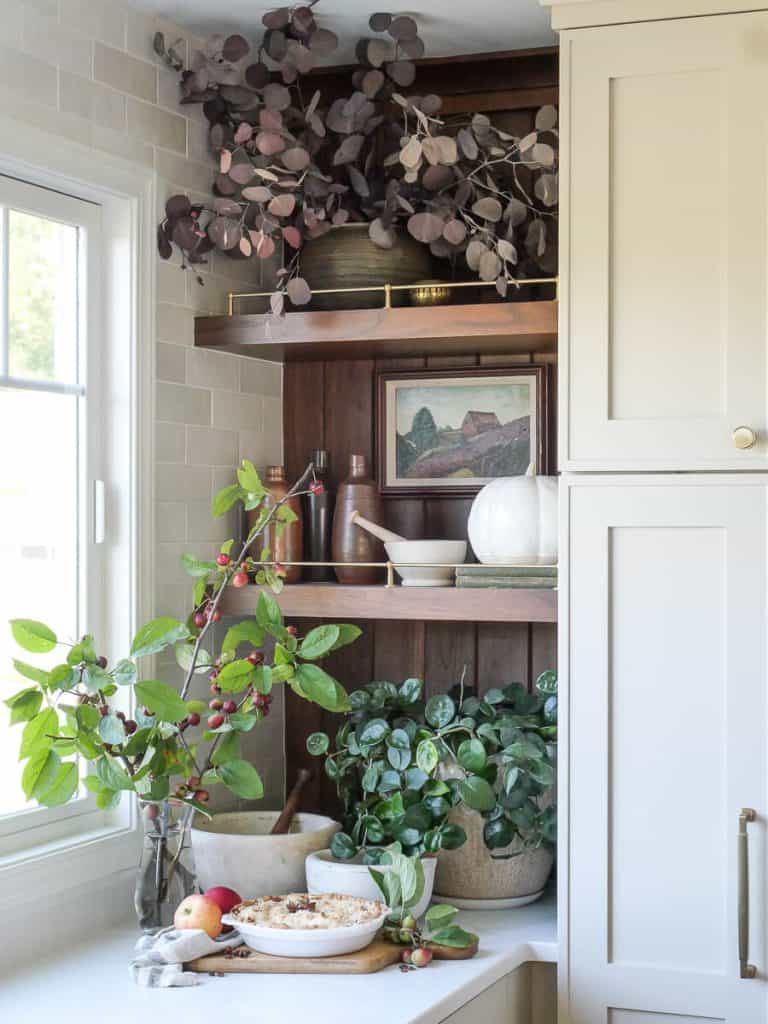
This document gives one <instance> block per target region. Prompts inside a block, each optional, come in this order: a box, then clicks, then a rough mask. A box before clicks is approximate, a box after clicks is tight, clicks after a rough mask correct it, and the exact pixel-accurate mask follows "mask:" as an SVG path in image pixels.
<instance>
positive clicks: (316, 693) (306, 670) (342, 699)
mask: <svg viewBox="0 0 768 1024" xmlns="http://www.w3.org/2000/svg"><path fill="white" fill-rule="evenodd" d="M295 678H296V680H297V681H298V683H299V686H300V687H301V690H302V692H303V693H304V694H306V696H307V698H308V700H311V701H313V703H315V704H319V705H320V707H321V708H324V709H325V710H326V711H349V710H350V703H349V697H348V696H347V692H346V690H345V689H344V687H343V686H342V685H341V684H340V683H337V682H336V680H335V679H334V678H333V677H332V676H329V675H328V673H327V672H324V671H323V670H322V669H321V668H320V667H319V666H318V665H312V664H302V665H299V666H298V668H297V669H296V677H295Z"/></svg>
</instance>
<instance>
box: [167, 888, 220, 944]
mask: <svg viewBox="0 0 768 1024" xmlns="http://www.w3.org/2000/svg"><path fill="white" fill-rule="evenodd" d="M173 924H174V927H176V928H179V929H184V928H200V929H201V930H202V931H204V932H205V933H206V934H207V935H209V936H210V938H212V939H215V938H216V936H217V935H218V934H219V933H220V932H221V927H222V925H221V908H220V907H219V905H218V904H217V903H214V901H213V900H209V899H208V897H207V896H186V897H185V898H184V899H183V900H182V901H181V903H180V904H179V905H178V907H176V913H175V914H174V915H173Z"/></svg>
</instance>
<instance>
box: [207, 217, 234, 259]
mask: <svg viewBox="0 0 768 1024" xmlns="http://www.w3.org/2000/svg"><path fill="white" fill-rule="evenodd" d="M208 237H209V238H210V240H211V241H212V242H213V244H214V245H215V246H216V248H217V249H221V250H222V251H224V252H226V251H227V250H228V249H234V248H235V246H237V245H239V243H240V239H241V237H242V233H241V231H240V223H239V221H236V220H235V219H234V218H232V217H215V218H214V219H213V220H212V221H211V223H210V224H209V225H208Z"/></svg>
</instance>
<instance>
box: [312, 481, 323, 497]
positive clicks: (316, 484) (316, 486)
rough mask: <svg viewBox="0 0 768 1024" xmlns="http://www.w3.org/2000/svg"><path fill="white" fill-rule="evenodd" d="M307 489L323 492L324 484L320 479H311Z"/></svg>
mask: <svg viewBox="0 0 768 1024" xmlns="http://www.w3.org/2000/svg"><path fill="white" fill-rule="evenodd" d="M309 489H310V491H311V492H312V493H313V494H325V486H324V484H323V482H322V480H313V481H312V483H311V484H310V485H309Z"/></svg>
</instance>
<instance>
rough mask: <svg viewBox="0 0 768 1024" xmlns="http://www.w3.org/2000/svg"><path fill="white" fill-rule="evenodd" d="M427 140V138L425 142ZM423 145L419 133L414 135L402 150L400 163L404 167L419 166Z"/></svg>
mask: <svg viewBox="0 0 768 1024" xmlns="http://www.w3.org/2000/svg"><path fill="white" fill-rule="evenodd" d="M426 141H427V140H426V139H425V142H426ZM422 152H423V145H422V143H421V141H420V139H419V137H418V136H417V135H412V136H411V137H410V139H408V141H407V142H406V144H405V145H404V146H403V148H402V149H401V150H400V163H401V164H402V165H403V167H408V168H413V167H418V165H419V163H420V162H421V154H422Z"/></svg>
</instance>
